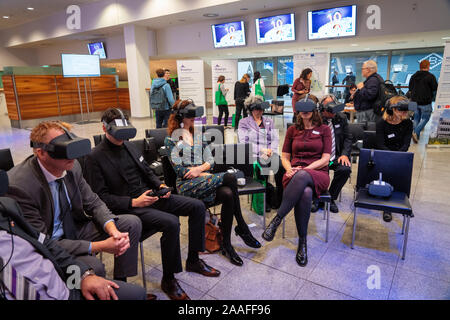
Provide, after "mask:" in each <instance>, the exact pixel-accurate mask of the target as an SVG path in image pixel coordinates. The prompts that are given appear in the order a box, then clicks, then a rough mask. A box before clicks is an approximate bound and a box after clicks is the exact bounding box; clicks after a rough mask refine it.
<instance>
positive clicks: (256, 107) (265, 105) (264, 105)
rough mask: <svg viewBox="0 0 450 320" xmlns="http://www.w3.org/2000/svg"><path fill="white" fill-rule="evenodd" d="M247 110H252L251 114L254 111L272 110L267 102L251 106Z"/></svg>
mask: <svg viewBox="0 0 450 320" xmlns="http://www.w3.org/2000/svg"><path fill="white" fill-rule="evenodd" d="M247 108H248V110H250V112H252V111H253V110H265V109H269V108H270V103H269V102H267V101H263V102H255V103H252V104H251V105H249V106H248V107H247Z"/></svg>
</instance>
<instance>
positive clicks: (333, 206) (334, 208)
mask: <svg viewBox="0 0 450 320" xmlns="http://www.w3.org/2000/svg"><path fill="white" fill-rule="evenodd" d="M330 211H331V212H333V213H338V212H339V208H338V206H337V204H336V202H334V200H331V203H330Z"/></svg>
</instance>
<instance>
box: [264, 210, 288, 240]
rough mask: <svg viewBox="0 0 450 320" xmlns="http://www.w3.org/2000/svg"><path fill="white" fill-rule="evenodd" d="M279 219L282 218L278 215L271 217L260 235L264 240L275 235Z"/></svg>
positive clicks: (271, 238) (270, 238)
mask: <svg viewBox="0 0 450 320" xmlns="http://www.w3.org/2000/svg"><path fill="white" fill-rule="evenodd" d="M281 221H283V219H281V218H280V217H279V216H278V215H276V216H275V217H274V218H273V219H272V221H270V223H269V225H268V226H267V228H266V230H264V232H263V234H262V237H263V238H264V240H266V241H272V240H273V238H274V237H275V232H277V228H278V226H279V225H280V223H281Z"/></svg>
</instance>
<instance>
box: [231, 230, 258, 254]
mask: <svg viewBox="0 0 450 320" xmlns="http://www.w3.org/2000/svg"><path fill="white" fill-rule="evenodd" d="M234 232H236V235H237V236H239V237H241V238H242V240H244V242H245V244H246V245H248V246H249V247H252V248H256V249H257V248H261V243H260V242H259V241H258V240H256V239H255V237H253V235H252V234H251V233H250V231H248V232H246V233H244V232H242V231H240V230H239V227H238V226H236V227H235V228H234Z"/></svg>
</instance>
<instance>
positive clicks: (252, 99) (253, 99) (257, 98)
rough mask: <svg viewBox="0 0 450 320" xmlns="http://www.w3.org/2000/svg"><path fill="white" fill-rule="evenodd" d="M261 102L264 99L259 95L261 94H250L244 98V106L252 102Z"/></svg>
mask: <svg viewBox="0 0 450 320" xmlns="http://www.w3.org/2000/svg"><path fill="white" fill-rule="evenodd" d="M263 102H264V100H263V97H261V96H250V97H247V98H246V99H245V101H244V106H246V107H248V106H250V105H252V104H254V103H256V104H260V103H263Z"/></svg>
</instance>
